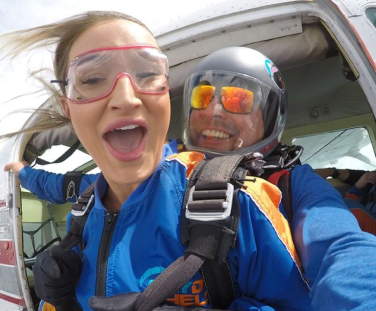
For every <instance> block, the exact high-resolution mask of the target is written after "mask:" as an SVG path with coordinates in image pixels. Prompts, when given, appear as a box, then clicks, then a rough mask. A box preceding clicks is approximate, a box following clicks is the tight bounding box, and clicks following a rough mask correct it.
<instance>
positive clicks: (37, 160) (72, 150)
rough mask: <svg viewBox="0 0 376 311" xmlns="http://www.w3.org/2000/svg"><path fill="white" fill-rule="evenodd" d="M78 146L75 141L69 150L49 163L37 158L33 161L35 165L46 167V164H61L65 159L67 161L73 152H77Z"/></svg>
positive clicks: (77, 142)
mask: <svg viewBox="0 0 376 311" xmlns="http://www.w3.org/2000/svg"><path fill="white" fill-rule="evenodd" d="M79 145H80V141H79V140H77V141H76V142H75V143H74V144H73V145H72V146H71V147H69V149H68V150H67V151H65V152H64V153H63V154H62V155H61V156H60V157H58V158H57V159H56V160H55V161H53V162H49V161H46V160H43V159H41V158H39V157H38V158H36V160H35V164H39V165H48V164H56V163H61V162H63V161H65V160H66V159H68V158H69V157H70V156H71V155H72V154H73V152H75V151H76V150H77V148H78V146H79Z"/></svg>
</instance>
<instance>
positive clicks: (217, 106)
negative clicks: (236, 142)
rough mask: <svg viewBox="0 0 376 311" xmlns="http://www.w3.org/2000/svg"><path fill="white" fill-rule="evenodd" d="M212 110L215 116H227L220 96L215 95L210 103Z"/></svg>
mask: <svg viewBox="0 0 376 311" xmlns="http://www.w3.org/2000/svg"><path fill="white" fill-rule="evenodd" d="M208 108H210V109H211V110H212V115H213V118H214V117H217V118H223V119H224V118H226V111H225V110H224V107H223V105H222V103H221V99H220V96H215V97H214V98H213V99H212V101H211V102H210V104H209V107H208Z"/></svg>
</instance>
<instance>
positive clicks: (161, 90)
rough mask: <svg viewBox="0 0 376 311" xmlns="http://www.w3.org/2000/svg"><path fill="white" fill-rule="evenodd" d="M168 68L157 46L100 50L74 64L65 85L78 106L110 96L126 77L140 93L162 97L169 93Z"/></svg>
mask: <svg viewBox="0 0 376 311" xmlns="http://www.w3.org/2000/svg"><path fill="white" fill-rule="evenodd" d="M168 68H169V67H168V60H167V57H166V56H165V55H164V54H163V53H162V52H161V51H159V50H158V49H157V48H155V47H153V46H124V47H112V48H103V49H96V50H91V51H88V52H85V53H83V54H81V55H79V56H77V57H76V58H75V59H74V60H73V61H72V62H71V63H70V65H69V67H68V71H67V75H66V80H65V81H63V84H64V85H65V90H66V96H67V98H68V99H69V100H70V101H72V102H75V103H78V104H85V103H90V102H93V101H96V100H99V99H102V98H104V97H106V96H108V95H110V94H111V93H112V91H113V90H114V88H115V86H116V83H117V81H118V79H120V78H122V77H124V76H126V77H127V78H129V80H130V82H131V84H132V86H133V89H134V90H135V91H136V92H137V93H140V94H150V95H161V94H165V93H167V92H168V91H169V85H168V75H169V69H168ZM51 82H58V83H61V82H62V81H58V80H53V81H51Z"/></svg>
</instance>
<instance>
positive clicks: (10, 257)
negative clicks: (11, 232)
mask: <svg viewBox="0 0 376 311" xmlns="http://www.w3.org/2000/svg"><path fill="white" fill-rule="evenodd" d="M1 264H3V265H13V266H14V264H15V253H14V243H13V241H12V240H3V241H2V240H0V265H1Z"/></svg>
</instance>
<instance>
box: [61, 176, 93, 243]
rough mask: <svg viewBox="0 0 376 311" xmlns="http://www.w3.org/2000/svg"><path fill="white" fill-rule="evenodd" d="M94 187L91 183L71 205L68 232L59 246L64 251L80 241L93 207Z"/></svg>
mask: <svg viewBox="0 0 376 311" xmlns="http://www.w3.org/2000/svg"><path fill="white" fill-rule="evenodd" d="M94 185H95V183H92V184H91V185H90V186H89V187H88V188H87V189H86V190H85V191H84V192H83V193H82V194H81V196H80V197H79V198H78V201H77V202H76V203H73V204H72V218H71V224H70V226H69V230H68V232H67V234H66V235H65V237H64V238H63V240H62V241H61V242H60V246H61V247H62V248H64V249H67V248H72V247H74V246H76V245H77V244H79V243H80V242H81V241H82V232H83V230H84V227H85V223H86V220H87V218H88V216H89V213H90V211H91V209H92V208H93V206H94Z"/></svg>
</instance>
